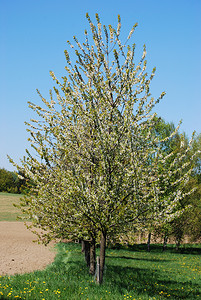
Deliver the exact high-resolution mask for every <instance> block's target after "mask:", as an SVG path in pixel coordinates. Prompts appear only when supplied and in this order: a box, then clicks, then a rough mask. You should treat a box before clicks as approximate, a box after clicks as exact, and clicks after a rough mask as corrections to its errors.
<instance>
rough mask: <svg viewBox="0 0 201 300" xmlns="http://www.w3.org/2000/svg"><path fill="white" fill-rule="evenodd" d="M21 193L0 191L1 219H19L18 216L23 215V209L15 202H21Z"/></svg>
mask: <svg viewBox="0 0 201 300" xmlns="http://www.w3.org/2000/svg"><path fill="white" fill-rule="evenodd" d="M20 197H22V195H19V194H9V193H0V221H17V216H21V215H22V213H21V211H20V210H19V209H18V208H17V207H14V206H13V204H19V201H20Z"/></svg>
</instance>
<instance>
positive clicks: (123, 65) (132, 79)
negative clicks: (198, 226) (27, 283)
mask: <svg viewBox="0 0 201 300" xmlns="http://www.w3.org/2000/svg"><path fill="white" fill-rule="evenodd" d="M87 19H88V21H89V24H90V29H91V36H89V35H88V33H87V31H85V42H84V43H82V44H81V43H80V42H79V41H78V40H77V38H76V37H74V42H75V45H72V44H71V43H70V42H69V45H70V47H71V48H73V49H74V54H75V55H76V61H75V63H74V64H73V63H72V62H71V60H70V55H69V53H68V52H67V51H65V56H66V62H67V66H66V71H67V76H64V77H62V82H61V81H60V80H59V79H57V78H56V76H55V75H54V73H53V72H51V76H52V78H53V80H54V81H55V83H56V87H54V92H55V94H56V98H57V99H56V101H55V100H54V99H53V94H52V92H51V91H50V100H49V101H47V100H46V99H44V98H43V97H42V96H41V94H40V93H39V92H38V93H39V95H40V97H41V99H42V101H43V103H44V108H42V107H40V106H38V105H35V104H33V103H29V106H30V107H31V109H33V111H35V112H36V113H37V114H38V120H32V122H31V123H27V125H28V126H29V129H28V130H29V132H30V139H29V140H30V143H31V146H32V148H33V149H34V150H35V151H36V154H37V156H34V155H32V154H31V153H30V152H29V151H27V157H25V158H24V159H23V160H22V161H21V163H22V166H21V167H20V166H17V165H16V164H14V165H16V166H17V168H18V170H20V171H23V172H24V173H25V175H26V176H27V177H29V178H30V179H31V180H32V181H33V182H34V185H33V187H32V189H31V190H30V191H29V194H28V195H27V196H26V197H25V199H24V200H23V201H24V202H22V210H23V211H24V212H25V213H28V214H29V215H31V216H35V219H34V221H33V226H39V227H41V228H42V229H44V230H46V233H44V234H43V235H42V236H40V238H41V239H43V240H44V241H45V242H48V241H49V240H50V239H52V238H58V237H68V238H72V239H75V238H79V237H80V238H82V239H90V240H94V241H96V240H99V239H100V283H101V282H102V280H103V270H104V264H105V248H106V239H107V237H112V236H115V235H116V234H117V233H119V232H121V231H122V230H123V229H124V228H126V227H127V226H128V224H132V223H133V222H140V217H141V216H143V215H144V214H145V213H147V212H150V214H152V216H153V217H157V218H160V215H162V214H163V216H166V217H167V218H171V215H172V213H175V212H174V208H175V206H176V205H177V203H178V201H179V200H180V199H181V198H183V197H184V196H185V195H183V194H181V191H180V187H181V186H182V185H185V184H186V182H187V181H188V178H189V174H190V169H191V168H190V161H189V162H186V161H185V166H184V165H183V159H184V158H185V155H186V152H185V153H183V152H182V151H181V153H178V155H177V158H175V159H174V160H173V161H172V163H171V164H169V167H168V164H167V160H168V159H169V157H170V156H171V155H173V154H171V153H170V154H168V155H167V154H166V153H165V152H164V151H163V149H162V145H163V142H165V141H166V140H168V139H169V138H171V136H169V137H165V139H160V137H159V136H157V135H153V134H152V132H153V130H154V128H155V126H156V122H157V121H156V120H155V116H156V115H155V114H154V113H152V109H153V107H154V106H155V104H157V103H158V102H159V101H160V100H161V99H162V98H163V96H164V94H165V93H162V94H161V95H160V97H159V98H158V99H156V100H155V99H154V98H153V97H151V93H150V83H151V80H152V79H153V77H154V74H155V69H153V71H152V73H151V75H148V73H147V72H146V65H147V61H146V60H145V57H146V48H145V47H144V51H143V54H142V58H141V60H140V61H139V63H138V64H136V62H134V54H135V44H133V45H132V46H127V47H126V43H127V42H128V41H129V40H130V38H131V37H132V34H133V32H134V30H135V27H136V26H137V25H134V27H133V28H132V30H131V32H130V33H129V35H128V39H127V41H126V42H125V43H122V42H121V40H120V29H121V21H120V17H119V18H118V25H117V29H114V28H113V27H112V26H111V25H109V26H108V27H106V26H102V25H101V23H100V19H99V16H98V15H96V20H97V25H94V24H93V23H92V21H91V19H90V18H89V16H88V15H87ZM187 149H188V151H189V149H190V145H189V147H188V148H187ZM11 161H12V160H11ZM178 161H179V162H180V165H179V168H178V169H177V170H175V165H177V166H178ZM184 168H185V170H186V172H185V173H184V172H180V171H181V169H184ZM175 178H176V179H175ZM173 187H174V188H173ZM170 191H171V192H170ZM164 193H166V194H167V197H161V195H162V194H164ZM27 202H28V203H29V205H28V206H24V203H27ZM158 207H160V210H159V209H158Z"/></svg>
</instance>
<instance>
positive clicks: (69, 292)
mask: <svg viewBox="0 0 201 300" xmlns="http://www.w3.org/2000/svg"><path fill="white" fill-rule="evenodd" d="M57 247H58V254H57V256H56V259H55V262H54V263H53V264H51V265H50V266H48V267H47V268H46V269H45V270H44V271H37V272H34V273H30V274H24V275H16V276H4V277H1V278H0V284H1V285H0V299H33V300H38V299H40V300H42V299H45V300H51V299H61V300H66V299H85V300H86V299H89V300H96V299H99V300H100V299H102V300H105V299H115V300H118V299H143V300H144V299H192V300H194V299H201V259H200V253H201V245H198V246H194V247H193V248H192V246H191V248H189V247H188V246H186V247H185V248H182V251H181V252H182V253H175V251H174V248H173V247H170V246H169V248H168V251H167V252H166V253H162V252H161V246H160V247H159V246H158V245H154V248H152V252H150V253H147V252H146V251H144V246H143V245H137V246H134V247H130V248H121V249H119V250H117V249H108V250H107V252H106V270H105V277H104V283H103V285H102V286H98V285H97V284H96V283H95V282H94V278H93V277H91V276H90V275H89V274H88V270H87V268H86V266H85V262H84V258H83V255H82V254H81V247H80V245H77V244H59V245H58V246H57ZM192 253H193V254H192Z"/></svg>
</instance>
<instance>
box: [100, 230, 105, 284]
mask: <svg viewBox="0 0 201 300" xmlns="http://www.w3.org/2000/svg"><path fill="white" fill-rule="evenodd" d="M105 249H106V233H105V232H102V234H101V242H100V279H99V284H102V282H103V272H104V267H105Z"/></svg>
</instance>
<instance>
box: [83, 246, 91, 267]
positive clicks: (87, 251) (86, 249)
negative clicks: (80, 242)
mask: <svg viewBox="0 0 201 300" xmlns="http://www.w3.org/2000/svg"><path fill="white" fill-rule="evenodd" d="M84 256H85V261H86V263H87V267H89V266H90V242H89V241H84Z"/></svg>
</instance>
